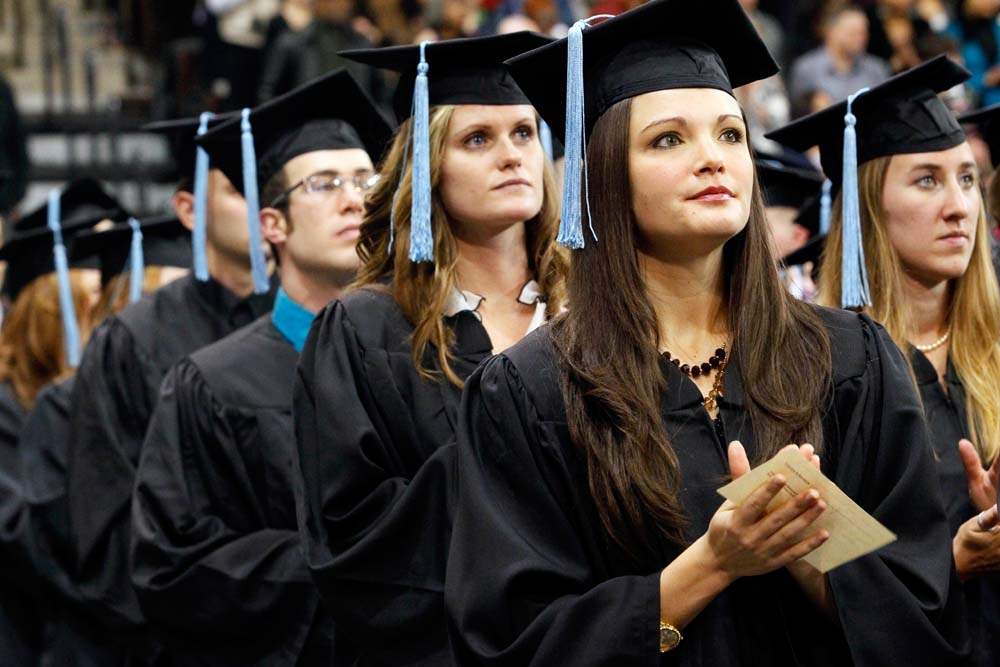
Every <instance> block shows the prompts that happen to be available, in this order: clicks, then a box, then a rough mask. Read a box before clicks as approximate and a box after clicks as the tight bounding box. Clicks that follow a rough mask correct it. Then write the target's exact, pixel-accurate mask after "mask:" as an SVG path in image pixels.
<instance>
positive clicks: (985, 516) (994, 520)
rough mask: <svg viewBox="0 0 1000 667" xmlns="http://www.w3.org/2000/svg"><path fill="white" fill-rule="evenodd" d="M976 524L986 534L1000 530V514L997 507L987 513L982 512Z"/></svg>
mask: <svg viewBox="0 0 1000 667" xmlns="http://www.w3.org/2000/svg"><path fill="white" fill-rule="evenodd" d="M976 524H977V525H978V526H979V530H981V531H984V532H997V531H998V530H1000V513H998V512H997V506H996V505H994V506H993V507H991V508H989V509H988V510H986V511H985V512H980V513H979V516H978V517H976Z"/></svg>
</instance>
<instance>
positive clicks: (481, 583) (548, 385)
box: [446, 310, 967, 667]
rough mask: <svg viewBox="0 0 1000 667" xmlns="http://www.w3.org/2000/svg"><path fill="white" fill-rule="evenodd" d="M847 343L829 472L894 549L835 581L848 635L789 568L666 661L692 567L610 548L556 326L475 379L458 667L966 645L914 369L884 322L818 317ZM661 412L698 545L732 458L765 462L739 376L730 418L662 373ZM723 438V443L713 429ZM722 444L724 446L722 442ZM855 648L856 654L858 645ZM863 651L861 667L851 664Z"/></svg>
mask: <svg viewBox="0 0 1000 667" xmlns="http://www.w3.org/2000/svg"><path fill="white" fill-rule="evenodd" d="M820 312H821V315H822V317H823V319H824V321H825V322H826V325H827V329H828V330H829V332H830V335H831V338H832V341H833V369H834V370H833V373H834V377H833V385H832V394H831V395H830V397H829V401H828V403H827V404H826V406H825V409H824V415H823V419H822V424H823V437H824V443H825V444H824V446H823V451H822V456H823V468H824V470H825V472H826V474H827V475H829V476H830V477H831V478H832V479H833V480H834V481H835V482H836V483H837V484H838V485H839V486H840V488H841V489H843V490H844V491H845V492H846V493H847V494H848V495H849V496H851V497H852V498H853V499H854V500H855V501H857V502H858V503H859V504H860V505H861V506H862V507H864V508H865V509H866V510H867V511H869V512H870V513H872V514H873V515H874V516H875V517H876V518H878V519H879V520H880V521H881V522H882V523H884V524H885V525H886V526H887V527H888V528H889V529H890V530H893V531H894V532H895V533H896V534H897V535H898V536H899V541H898V542H896V543H894V544H892V545H890V546H887V547H885V548H884V549H882V550H880V551H879V552H878V553H877V554H872V555H868V556H865V557H863V558H860V559H858V560H856V561H854V562H852V563H850V564H847V565H844V566H843V567H841V568H838V569H837V570H834V571H833V572H831V573H830V574H829V582H830V585H831V587H832V593H833V597H834V599H835V601H836V605H837V610H838V615H839V618H840V621H841V624H842V626H843V628H844V630H843V631H842V630H841V629H840V628H838V627H837V626H836V625H835V624H834V623H833V622H832V621H828V620H826V619H825V618H824V617H822V616H821V614H820V613H819V612H818V611H817V610H816V609H815V608H814V607H813V606H812V605H811V604H810V603H809V601H808V600H807V599H806V597H805V595H804V594H803V593H802V592H801V591H800V590H799V589H798V588H797V587H796V586H795V584H794V582H793V580H792V578H791V576H790V575H789V574H788V573H787V572H786V571H784V570H780V571H777V572H775V573H771V574H769V575H765V576H760V577H749V578H744V579H741V580H739V581H737V582H736V583H734V584H733V585H732V586H730V587H729V588H728V589H727V590H726V591H724V592H723V593H722V594H721V595H720V596H718V597H717V598H716V599H715V600H713V601H712V602H711V603H710V604H709V605H708V606H707V607H706V608H705V610H704V611H703V612H702V613H701V614H700V615H699V616H698V617H696V618H695V620H694V621H693V622H692V623H691V624H690V625H688V626H687V628H686V629H685V630H684V633H683V634H684V637H685V638H684V641H683V642H682V643H681V645H680V646H679V647H678V648H677V649H675V650H674V651H672V652H669V653H666V654H663V655H662V656H661V654H660V653H659V650H658V634H659V633H658V627H659V625H658V624H659V611H660V599H659V576H660V571H661V569H662V568H663V567H664V566H666V565H667V564H668V563H669V562H670V561H671V560H672V559H673V558H675V557H676V556H677V554H678V553H679V551H680V550H679V549H678V548H677V547H675V546H672V545H669V544H666V543H665V542H664V541H663V540H661V539H659V538H658V537H657V536H656V535H653V534H651V535H650V540H651V545H652V546H653V548H654V549H655V550H656V551H657V552H658V553H657V555H656V557H655V558H649V559H647V561H648V562H645V563H641V564H633V563H632V562H630V560H629V559H628V558H627V557H625V556H624V554H623V553H622V552H621V550H620V549H618V548H617V547H615V546H613V543H611V542H610V540H607V539H606V537H605V535H604V532H603V529H602V527H601V523H600V521H599V519H598V516H597V510H596V507H595V505H594V502H593V500H592V498H591V495H590V493H589V491H588V483H587V471H586V462H585V460H584V456H583V453H582V452H580V451H579V450H578V448H577V447H576V446H575V445H574V444H573V443H572V442H571V441H570V438H569V434H568V429H567V426H566V417H565V408H564V404H563V400H562V394H561V390H560V370H559V368H558V365H557V360H556V356H555V351H554V349H553V347H552V343H551V339H550V337H549V335H550V334H549V330H548V329H543V330H542V331H540V332H537V333H536V334H534V335H532V336H529V337H528V338H526V339H525V340H524V341H522V342H521V343H520V344H518V345H516V346H515V347H513V348H512V349H510V350H508V351H507V352H506V353H504V354H502V355H499V356H498V357H495V358H494V359H492V360H490V361H489V362H487V363H486V364H484V365H483V366H482V367H481V368H480V369H479V371H477V372H476V373H475V374H474V375H473V376H472V377H471V378H470V380H469V382H468V384H467V386H466V393H465V397H464V399H463V403H462V409H461V412H460V424H459V429H458V433H457V442H458V445H457V447H458V479H459V489H458V494H459V496H458V497H459V501H458V506H457V508H456V510H455V520H454V532H453V536H452V543H451V544H452V547H451V553H450V557H449V562H448V581H447V590H446V598H447V605H448V617H449V631H450V633H451V641H452V645H453V648H454V650H455V653H456V658H457V661H458V663H459V664H461V665H521V666H528V665H555V664H559V665H574V667H586V666H588V665H615V666H616V667H624V666H627V665H650V666H652V665H691V666H694V665H699V666H701V665H711V666H712V667H730V666H735V665H760V666H762V667H763V666H774V665H782V666H785V665H810V666H811V665H847V664H851V662H852V660H853V664H856V665H860V666H875V665H877V666H879V667H884V666H886V665H907V667H918V666H923V665H926V666H928V667H930V666H934V667H941V666H943V665H948V664H955V663H956V662H957V660H956V656H955V653H956V651H965V650H967V646H966V643H967V642H966V639H965V637H964V636H963V631H964V628H963V627H962V620H961V597H960V596H958V597H956V596H955V595H954V593H955V584H954V583H953V582H954V580H955V575H954V571H953V568H952V563H951V540H950V536H949V535H948V527H947V522H946V519H945V513H944V508H943V506H942V503H941V497H940V492H939V491H938V488H937V486H938V485H937V482H936V479H935V470H934V463H933V459H932V457H931V454H930V448H929V446H928V442H927V432H926V428H925V427H924V424H923V421H922V419H921V414H920V405H919V403H918V402H917V398H916V395H915V394H916V392H915V391H914V390H913V385H912V382H911V380H910V378H909V375H908V371H907V368H906V364H905V362H904V360H903V357H902V356H901V355H900V353H899V352H898V350H897V349H896V348H895V347H894V346H893V345H892V343H891V341H890V340H889V338H888V336H887V335H886V334H885V332H884V330H882V329H881V327H878V326H877V325H875V324H874V323H872V322H871V320H869V319H867V318H866V317H862V316H857V315H854V314H851V313H847V312H845V311H832V310H821V311H820ZM663 371H664V372H665V373H666V376H667V390H666V392H665V395H664V397H663V417H664V422H665V425H666V427H667V431H668V434H669V435H670V438H671V442H672V443H673V448H674V450H675V451H676V453H677V457H678V460H679V464H680V472H681V478H682V480H683V481H682V489H681V499H682V501H683V506H684V507H685V508H686V510H687V514H688V519H689V522H690V526H689V529H688V530H689V533H688V537H689V538H690V539H691V540H693V539H695V538H697V536H699V535H701V534H703V533H704V532H705V530H706V529H707V527H708V523H709V520H710V518H711V516H712V515H713V514H714V512H715V511H716V510H717V509H718V508H719V506H720V505H721V502H722V499H721V498H720V497H719V496H718V495H717V493H716V490H717V489H718V488H719V487H720V486H722V485H723V483H724V482H725V481H726V480H727V477H728V475H727V473H728V465H727V457H726V445H727V443H728V442H729V441H731V440H735V439H739V440H740V441H742V442H743V443H744V445H745V446H747V448H748V453H749V454H750V456H751V460H754V453H755V451H756V450H755V444H754V440H753V434H752V432H751V428H750V423H749V418H748V416H747V413H746V412H745V409H744V407H743V401H744V391H743V380H742V379H741V378H740V374H739V372H738V370H737V367H736V365H735V364H734V365H730V371H729V373H727V375H726V381H725V383H726V384H725V397H724V398H722V399H720V402H719V408H720V413H721V423H714V422H713V420H711V419H710V418H709V416H708V413H707V412H705V410H704V408H703V407H702V405H701V394H700V392H698V390H697V388H696V387H695V385H694V384H693V383H692V382H691V381H690V380H689V379H687V378H686V377H685V376H684V375H682V374H681V373H680V372H679V371H678V370H677V369H676V368H674V367H673V366H672V365H671V364H668V363H664V364H663ZM717 429H718V430H717ZM719 431H721V433H720V432H719ZM845 634H846V642H845V637H844V635H845ZM848 653H849V655H848Z"/></svg>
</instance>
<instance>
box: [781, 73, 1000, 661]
mask: <svg viewBox="0 0 1000 667" xmlns="http://www.w3.org/2000/svg"><path fill="white" fill-rule="evenodd" d="M934 68H937V69H938V70H941V71H944V72H947V71H949V70H951V71H952V72H953V73H952V74H948V75H945V76H937V77H936V78H935V80H934V84H935V85H934V87H933V90H934V91H943V90H946V89H947V88H949V87H951V86H953V85H955V84H957V83H960V82H961V81H963V80H964V79H965V78H966V77H967V76H968V73H967V72H965V71H964V70H961V69H960V68H958V67H957V66H955V65H952V64H951V63H949V62H947V61H936V62H932V63H929V64H927V65H925V66H923V67H921V68H918V69H916V70H912V71H911V72H909V73H908V74H905V75H901V76H900V77H897V78H896V79H894V80H893V81H892V82H891V83H889V84H886V86H888V87H889V89H890V92H889V93H886V92H884V91H885V86H880V87H879V88H876V89H873V90H871V91H869V92H867V93H865V94H864V95H862V96H861V97H859V98H858V107H857V110H856V111H855V116H856V118H857V127H858V136H859V144H860V145H861V146H862V147H863V148H862V150H861V152H860V155H859V158H858V162H859V165H860V166H859V168H858V172H857V173H858V176H857V183H858V188H857V192H858V200H857V201H858V204H859V206H858V211H859V213H860V216H859V219H858V222H859V223H860V225H859V227H858V228H857V229H859V230H860V238H861V239H863V244H862V245H861V248H862V249H863V257H864V260H865V269H866V273H867V278H868V284H869V285H870V294H869V297H870V298H869V299H867V300H866V301H865V302H862V303H847V304H844V305H849V306H861V310H863V312H865V313H867V314H868V315H870V316H871V317H872V318H873V319H875V320H877V321H878V322H881V323H882V325H883V326H884V327H885V330H886V331H887V332H888V334H889V336H890V337H891V338H892V340H893V341H894V342H895V343H896V345H898V346H899V348H900V349H902V350H904V351H905V352H906V355H907V357H908V361H909V370H910V372H911V374H912V380H911V381H909V382H907V384H909V385H911V386H912V385H914V384H915V386H916V388H917V389H918V390H919V393H920V397H921V402H922V403H923V409H924V414H925V415H926V421H927V424H928V427H929V429H930V433H931V445H932V446H933V451H934V458H935V460H936V462H937V466H936V467H937V472H938V478H939V479H940V482H941V490H942V492H943V494H944V502H945V507H946V509H947V512H948V519H949V522H950V526H951V532H950V534H951V535H953V536H954V537H953V539H952V540H951V543H952V549H953V552H954V558H955V564H956V567H957V570H958V574H959V576H960V577H961V578H962V580H963V581H964V585H963V587H962V588H963V590H964V591H965V598H966V607H967V618H968V623H969V630H970V634H971V637H972V640H973V659H972V661H971V662H970V664H974V665H983V666H985V665H996V664H997V663H998V661H1000V648H998V647H1000V644H998V643H997V637H1000V586H998V584H997V582H996V573H997V572H1000V518H998V516H997V509H996V502H997V492H998V481H1000V480H998V477H1000V456H998V451H1000V287H998V285H997V278H996V273H995V271H994V268H993V262H992V258H991V242H990V233H989V226H988V224H987V217H986V206H985V204H984V202H983V198H982V194H981V192H982V191H981V189H980V182H979V171H978V168H977V166H976V161H975V157H974V154H973V151H972V148H971V146H970V145H969V143H968V142H967V141H966V140H965V136H964V134H963V132H962V130H961V128H960V126H959V124H958V121H956V120H955V119H954V118H953V117H951V116H950V115H942V116H940V117H939V118H938V120H937V122H938V124H939V125H940V127H941V130H940V131H939V132H938V138H937V140H936V141H935V142H933V143H929V142H928V141H927V137H928V136H929V135H930V134H931V133H929V132H928V131H927V129H926V127H925V126H924V125H922V124H919V123H915V122H914V121H913V117H914V115H913V114H902V113H896V114H893V115H892V116H891V117H889V118H886V117H885V112H886V108H887V107H889V108H891V107H892V106H893V104H892V103H890V104H886V103H885V101H884V100H885V99H886V97H887V96H889V95H894V96H899V95H900V94H907V92H906V91H908V90H909V89H911V88H912V85H913V83H907V82H908V81H909V82H918V85H920V84H922V83H923V82H920V81H919V80H920V79H921V78H922V77H923V78H928V77H930V74H929V72H932V71H933V69H934ZM925 72H927V73H926V74H925ZM893 89H895V91H896V92H891V91H892V90H893ZM900 90H902V91H903V93H900V92H899V91H900ZM869 96H870V99H869V100H868V103H867V105H863V104H861V103H862V101H864V100H865V98H866V97H869ZM942 108H943V107H942ZM838 111H840V110H838V109H833V110H832V111H828V112H821V113H818V114H815V115H813V116H810V117H807V118H804V119H802V120H800V121H798V122H797V123H795V124H793V125H792V126H789V127H787V128H784V129H782V130H779V131H777V132H775V133H774V135H773V136H775V137H777V138H779V139H782V138H783V139H784V140H785V141H787V142H790V143H792V144H793V145H794V146H795V147H797V148H803V146H804V144H805V143H809V144H810V145H811V144H813V143H818V144H819V146H820V150H821V154H822V156H823V158H822V159H823V162H824V165H827V164H829V163H830V162H831V160H833V161H837V160H840V159H841V158H840V156H841V155H842V154H843V147H842V144H840V143H839V142H840V139H839V137H840V136H841V135H842V134H843V132H842V130H841V128H840V120H839V119H840V118H842V117H843V114H842V113H840V114H839V116H838ZM900 118H903V119H906V122H907V123H908V124H907V125H903V124H902V123H901V121H900V120H899V119H900ZM806 137H808V138H806ZM831 169H832V168H831ZM827 170H828V171H829V170H830V169H827ZM844 196H845V195H844V194H841V195H839V196H838V202H839V201H843V198H844ZM841 211H842V207H841V206H840V205H839V203H837V202H835V204H834V207H833V212H834V214H833V216H832V225H831V233H830V235H829V237H828V238H827V241H826V244H825V248H824V254H823V271H822V274H821V279H820V285H819V286H820V303H823V304H825V305H831V306H840V305H841V304H842V302H843V297H844V296H845V293H844V290H843V289H842V285H843V284H845V283H844V281H845V279H849V277H850V276H849V272H850V266H849V265H848V264H847V263H846V262H845V260H844V258H845V247H846V252H847V253H848V254H849V253H851V252H853V253H855V255H856V254H857V250H856V249H852V243H854V240H853V238H852V236H851V235H850V234H848V236H847V237H845V234H844V232H845V229H848V225H845V223H844V216H843V214H842V212H841ZM994 526H998V527H997V528H996V530H991V528H992V527H994Z"/></svg>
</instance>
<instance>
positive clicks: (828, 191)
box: [819, 178, 833, 235]
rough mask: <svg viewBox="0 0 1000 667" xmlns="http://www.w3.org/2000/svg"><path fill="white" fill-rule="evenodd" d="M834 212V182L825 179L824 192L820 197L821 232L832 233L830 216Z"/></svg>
mask: <svg viewBox="0 0 1000 667" xmlns="http://www.w3.org/2000/svg"><path fill="white" fill-rule="evenodd" d="M832 214H833V182H832V181H831V180H830V179H829V178H828V179H826V180H825V181H823V194H822V195H820V198H819V233H820V234H824V235H825V234H829V233H830V216H831V215H832Z"/></svg>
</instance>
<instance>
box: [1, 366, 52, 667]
mask: <svg viewBox="0 0 1000 667" xmlns="http://www.w3.org/2000/svg"><path fill="white" fill-rule="evenodd" d="M27 414H28V411H27V410H25V408H24V407H23V406H22V405H21V403H20V402H19V401H18V400H17V397H16V395H15V394H14V389H13V387H11V385H10V383H8V382H3V383H0V549H3V550H4V552H5V553H3V554H2V555H0V570H2V572H0V574H2V577H0V579H2V580H0V664H4V665H8V664H9V665H35V664H38V662H39V660H40V659H41V651H42V640H43V628H44V623H43V621H42V618H41V615H40V610H39V609H38V607H37V604H36V601H35V599H34V598H33V597H32V596H31V595H29V594H28V592H27V590H26V589H25V588H24V587H23V586H22V582H20V581H19V580H18V576H17V573H18V568H17V567H16V566H15V564H14V563H15V561H14V558H13V554H11V553H10V549H9V548H8V543H9V542H10V538H9V537H8V536H9V535H10V534H11V533H12V532H14V531H16V525H17V522H18V521H19V519H20V512H19V502H18V499H19V496H20V484H21V481H20V479H19V474H18V467H19V464H18V458H17V439H18V437H19V435H20V432H21V428H22V426H23V424H24V418H25V417H26V416H27Z"/></svg>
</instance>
